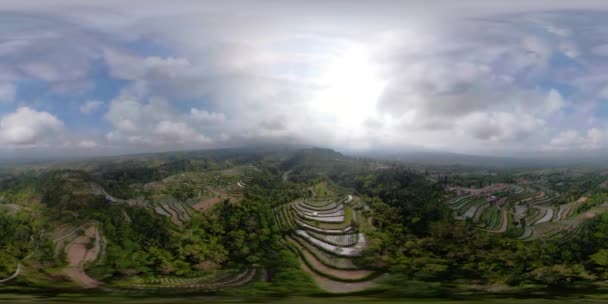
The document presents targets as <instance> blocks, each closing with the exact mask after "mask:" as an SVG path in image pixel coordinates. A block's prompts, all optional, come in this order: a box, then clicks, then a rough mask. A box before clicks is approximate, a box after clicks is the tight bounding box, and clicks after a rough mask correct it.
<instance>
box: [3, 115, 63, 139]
mask: <svg viewBox="0 0 608 304" xmlns="http://www.w3.org/2000/svg"><path fill="white" fill-rule="evenodd" d="M63 132H64V125H63V123H62V122H61V121H60V120H59V119H57V118H56V117H55V116H53V115H52V114H50V113H47V112H38V111H36V110H33V109H31V108H28V107H21V108H18V109H17V110H16V111H15V112H14V113H9V114H6V115H5V116H3V117H2V119H0V143H2V144H3V145H4V146H5V147H36V146H39V145H53V144H58V143H60V142H61V140H60V139H61V136H62V135H63Z"/></svg>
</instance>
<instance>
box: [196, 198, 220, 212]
mask: <svg viewBox="0 0 608 304" xmlns="http://www.w3.org/2000/svg"><path fill="white" fill-rule="evenodd" d="M221 201H222V199H221V198H220V197H213V198H210V199H206V200H204V201H201V202H199V203H196V204H194V205H192V209H194V210H196V211H199V212H203V211H205V210H207V209H209V208H211V207H212V206H213V205H215V204H217V203H219V202H221Z"/></svg>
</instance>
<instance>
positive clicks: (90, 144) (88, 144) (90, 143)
mask: <svg viewBox="0 0 608 304" xmlns="http://www.w3.org/2000/svg"><path fill="white" fill-rule="evenodd" d="M78 147H80V148H84V149H93V148H96V147H97V142H95V141H94V140H81V141H79V142H78Z"/></svg>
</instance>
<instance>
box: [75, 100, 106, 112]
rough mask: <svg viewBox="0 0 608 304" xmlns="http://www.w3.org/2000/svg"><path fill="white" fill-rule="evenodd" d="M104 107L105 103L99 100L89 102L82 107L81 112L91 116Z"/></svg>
mask: <svg viewBox="0 0 608 304" xmlns="http://www.w3.org/2000/svg"><path fill="white" fill-rule="evenodd" d="M101 106H103V102H102V101H99V100H87V101H86V102H85V103H84V104H82V105H81V106H80V112H82V113H85V114H89V113H92V112H95V111H97V110H99V108H101Z"/></svg>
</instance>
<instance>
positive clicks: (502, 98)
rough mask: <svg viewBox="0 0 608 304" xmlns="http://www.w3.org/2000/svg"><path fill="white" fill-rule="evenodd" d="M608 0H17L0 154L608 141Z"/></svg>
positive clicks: (570, 147)
mask: <svg viewBox="0 0 608 304" xmlns="http://www.w3.org/2000/svg"><path fill="white" fill-rule="evenodd" d="M606 118H608V3H606V2H605V1H559V0H550V1H549V0H539V1H519V0H512V1H486V0H479V1H472V0H471V1H466V0H459V1H433V0H425V1H356V0H353V1H314V0H313V1H256V0H248V1H198V0H197V1H183V0H174V1H155V0H145V1H113V0H109V1H108V0H104V1H94V0H91V1H62V0H53V1H48V0H40V1H37V0H19V1H17V0H14V1H8V0H7V1H1V2H0V157H3V158H9V159H11V158H20V157H25V156H28V155H30V156H31V155H38V156H45V155H46V156H65V157H70V156H77V155H107V154H121V153H139V152H156V151H170V150H182V149H207V148H220V147H236V146H247V145H264V144H302V145H314V146H322V147H328V148H334V149H337V150H341V151H368V150H375V151H445V152H454V153H466V154H479V155H501V156H525V155H600V154H603V153H605V152H606V151H607V150H608V149H607V148H608V120H607V119H606Z"/></svg>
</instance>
